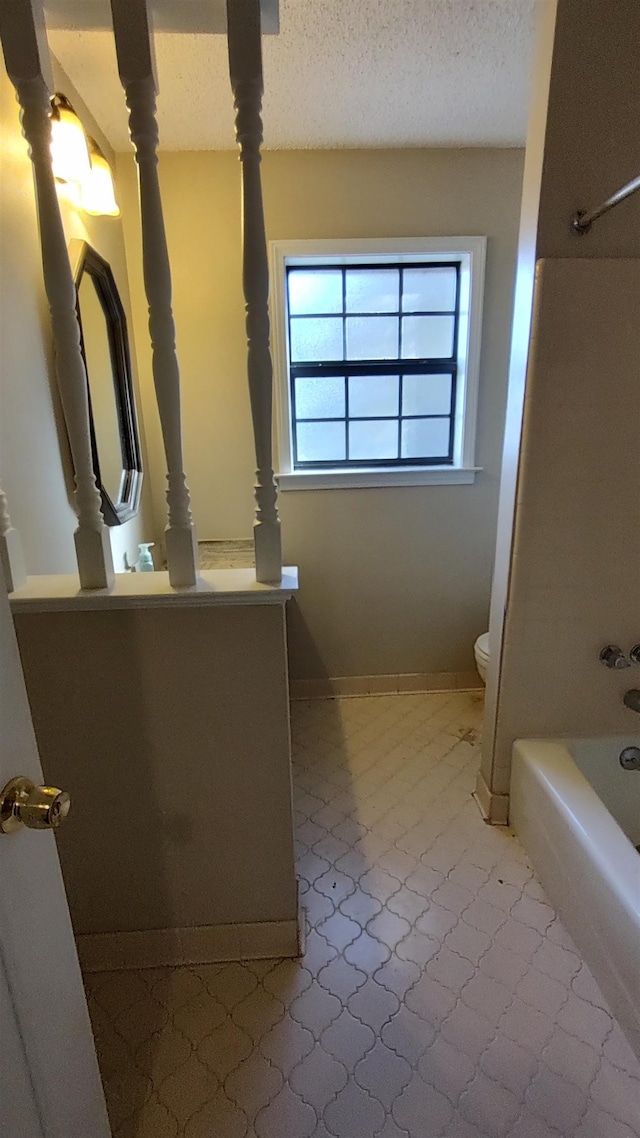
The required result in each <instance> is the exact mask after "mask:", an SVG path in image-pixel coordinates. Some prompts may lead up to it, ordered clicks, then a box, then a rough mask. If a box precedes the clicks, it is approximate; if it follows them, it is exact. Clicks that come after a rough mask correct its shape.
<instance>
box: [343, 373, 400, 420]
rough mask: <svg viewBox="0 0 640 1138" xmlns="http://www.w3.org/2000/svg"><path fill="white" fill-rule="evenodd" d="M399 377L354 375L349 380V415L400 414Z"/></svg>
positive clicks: (354, 416) (357, 416)
mask: <svg viewBox="0 0 640 1138" xmlns="http://www.w3.org/2000/svg"><path fill="white" fill-rule="evenodd" d="M398 387H399V384H398V377H397V375H352V376H351V378H350V379H349V414H350V415H352V416H353V418H355V419H358V418H359V417H360V416H361V415H367V416H370V415H397V414H398Z"/></svg>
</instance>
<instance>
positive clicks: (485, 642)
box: [473, 632, 489, 684]
mask: <svg viewBox="0 0 640 1138" xmlns="http://www.w3.org/2000/svg"><path fill="white" fill-rule="evenodd" d="M473 654H474V656H475V658H476V668H477V669H478V675H479V676H480V679H481V680H482V682H483V684H485V683H486V682H487V668H488V666H489V633H488V632H483V633H482V636H479V637H478V639H477V640H476V642H475V644H474V646H473Z"/></svg>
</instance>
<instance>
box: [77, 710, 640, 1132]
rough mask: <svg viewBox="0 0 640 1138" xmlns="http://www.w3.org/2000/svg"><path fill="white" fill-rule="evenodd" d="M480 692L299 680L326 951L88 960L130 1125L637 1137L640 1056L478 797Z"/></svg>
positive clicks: (114, 1079) (303, 851) (108, 1068)
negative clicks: (316, 695) (368, 691)
mask: <svg viewBox="0 0 640 1138" xmlns="http://www.w3.org/2000/svg"><path fill="white" fill-rule="evenodd" d="M480 716H481V698H480V696H479V695H477V694H473V693H451V692H448V693H442V694H438V695H403V696H386V697H385V696H383V697H371V698H363V699H343V700H330V701H318V702H309V703H298V704H294V706H293V737H294V760H295V802H296V824H297V839H298V840H297V855H298V868H299V875H300V882H301V889H302V892H303V901H304V905H305V908H306V914H307V921H308V928H309V933H308V938H307V949H306V954H305V956H304V958H303V959H302V960H300V961H278V960H269V961H254V962H249V963H246V964H237V963H232V964H223V965H209V966H204V967H191V968H177V969H168V968H167V969H152V970H141V971H137V972H127V973H125V972H123V973H119V974H117V973H102V974H96V975H91V976H88V977H87V989H88V993H89V1001H90V1009H91V1015H92V1018H93V1023H94V1028H95V1032H96V1039H97V1045H98V1050H99V1055H100V1062H101V1067H102V1073H103V1077H104V1080H105V1086H106V1092H107V1098H108V1104H109V1111H110V1115H111V1121H112V1127H113V1131H114V1135H116V1136H117V1138H177V1136H181V1138H256V1136H257V1138H312V1136H313V1138H436V1136H442V1138H445V1136H446V1138H501V1136H503V1135H505V1136H507V1135H508V1136H509V1138H559V1136H564V1138H638V1135H639V1134H640V1123H639V1112H640V1066H639V1065H638V1063H637V1061H636V1060H635V1058H634V1056H633V1054H632V1052H631V1050H630V1048H629V1046H628V1045H627V1043H626V1041H625V1039H624V1036H623V1035H622V1032H621V1031H620V1028H619V1027H618V1025H617V1024H616V1023H615V1021H614V1020H613V1019H612V1017H611V1015H610V1013H609V1011H608V1010H607V1006H606V1004H605V1001H604V999H603V997H602V995H601V993H600V991H599V989H598V986H597V985H596V983H595V981H594V980H593V978H592V976H591V974H590V973H589V970H588V969H587V967H586V965H585V964H584V963H583V962H582V960H581V959H580V955H579V953H578V951H577V949H576V947H575V945H574V944H573V942H572V941H571V939H570V938H569V936H568V935H567V933H566V931H565V930H564V928H563V927H562V924H561V923H560V920H559V919H558V917H557V916H556V914H555V912H554V910H553V909H552V907H551V906H550V904H549V902H548V901H547V899H546V898H545V895H544V893H543V891H542V889H541V887H540V885H539V884H538V882H537V881H536V879H535V877H534V875H533V873H532V871H531V868H530V866H529V864H528V861H527V858H526V855H525V853H524V851H523V850H522V848H521V846H520V845H519V843H518V841H517V840H516V839H515V838H514V837H513V835H512V834H511V833H510V832H509V831H508V830H504V829H494V828H490V827H487V826H485V824H484V823H483V822H482V820H481V818H480V815H479V813H478V810H477V807H476V805H475V803H474V802H473V800H472V798H471V791H472V789H473V785H474V777H475V771H476V767H477V763H478V748H477V744H476V736H477V731H478V729H479V725H480Z"/></svg>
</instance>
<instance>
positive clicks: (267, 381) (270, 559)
mask: <svg viewBox="0 0 640 1138" xmlns="http://www.w3.org/2000/svg"><path fill="white" fill-rule="evenodd" d="M227 37H228V43H229V72H230V76H231V88H232V90H233V95H234V106H235V110H236V139H237V142H238V146H239V148H240V163H241V170H242V238H243V247H242V283H243V288H244V298H245V303H246V313H247V320H246V326H247V343H248V360H247V369H248V378H249V397H250V399H251V417H252V420H253V434H254V439H255V448H256V465H257V470H256V485H255V498H256V516H255V522H254V530H253V533H254V540H255V550H256V577H257V579H258V581H263V582H265V583H269V584H278V583H279V582H280V579H281V576H282V546H281V536H280V518H279V517H278V504H277V498H278V492H277V489H276V485H275V481H274V476H273V445H272V430H273V426H272V414H273V363H272V359H271V349H270V345H269V262H268V257H267V240H266V234H265V226H264V210H263V205H262V182H261V178H260V162H261V156H260V147H261V145H262V114H261V112H262V95H263V91H264V85H263V78H262V43H261V29H260V0H227Z"/></svg>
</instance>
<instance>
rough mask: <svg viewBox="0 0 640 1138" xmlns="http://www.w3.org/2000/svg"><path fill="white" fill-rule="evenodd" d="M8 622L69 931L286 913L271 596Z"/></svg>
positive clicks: (283, 721) (281, 714)
mask: <svg viewBox="0 0 640 1138" xmlns="http://www.w3.org/2000/svg"><path fill="white" fill-rule="evenodd" d="M15 622H16V630H17V633H18V643H19V647H20V654H21V657H22V663H23V667H24V672H25V678H26V682H27V688H28V691H29V700H30V703H31V709H32V714H33V720H34V725H35V729H36V736H37V740H38V747H39V751H40V756H41V759H42V767H43V770H44V773H45V777H46V778H47V779H48V780H49V781H50V782H52V783H53V784H54V785H58V786H63V787H65V788H66V789H67V790H68V791H69V792H70V794H71V800H72V803H73V813H72V819H73V820H72V821H70V824H69V826H68V827H65V830H64V832H63V831H61V832H60V835H59V839H58V845H59V851H60V859H61V862H62V868H63V872H64V878H65V885H66V889H67V893H68V897H69V906H70V909H71V916H72V919H73V924H74V929H75V931H76V933H77V934H83V933H101V932H133V931H139V930H147V929H158V928H183V927H190V926H196V925H216V924H233V923H239V922H248V923H252V922H259V921H294V920H295V919H296V916H297V913H296V904H297V901H296V882H295V874H294V861H293V829H292V810H291V770H290V745H289V704H288V689H287V665H286V651H285V637H284V611H283V606H282V605H255V606H234V607H231V606H229V607H228V608H224V607H222V608H220V607H218V608H215V607H214V608H211V607H208V608H207V607H199V608H179V609H173V610H172V609H171V608H170V607H169V606H166V607H163V608H152V609H146V610H143V609H139V610H134V611H122V610H113V609H111V610H110V611H108V612H106V611H105V612H62V613H60V612H58V613H47V612H37V613H34V614H25V613H20V614H16V616H15ZM43 642H44V643H46V644H47V652H46V654H44V655H43V652H42V644H43ZM96 645H99V646H100V651H99V653H97V652H96ZM248 646H250V651H248V650H247V647H248Z"/></svg>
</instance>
